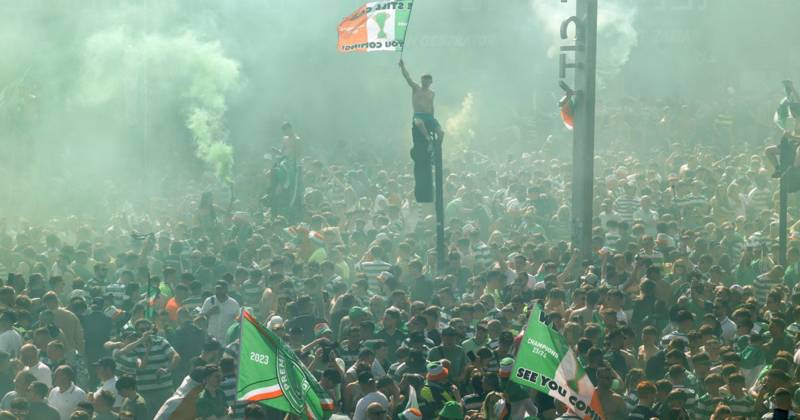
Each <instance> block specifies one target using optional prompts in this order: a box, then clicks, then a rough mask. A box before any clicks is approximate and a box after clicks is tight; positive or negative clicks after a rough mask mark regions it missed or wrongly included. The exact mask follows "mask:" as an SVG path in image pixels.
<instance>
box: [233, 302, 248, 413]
mask: <svg viewBox="0 0 800 420" xmlns="http://www.w3.org/2000/svg"><path fill="white" fill-rule="evenodd" d="M244 313H245V310H244V308H242V310H241V312H239V351H238V353H239V354H237V355H236V356H237V357H236V386H235V387H234V388H233V389H235V390H236V395H237V396H238V395H239V373H240V372H241V364H242V363H241V362H242V330H243V329H244V325H243V323H244ZM238 403H239V399H238V398H234V399H233V407H231V412H232V413H233V415H234V417H235V416H236V405H237V404H238Z"/></svg>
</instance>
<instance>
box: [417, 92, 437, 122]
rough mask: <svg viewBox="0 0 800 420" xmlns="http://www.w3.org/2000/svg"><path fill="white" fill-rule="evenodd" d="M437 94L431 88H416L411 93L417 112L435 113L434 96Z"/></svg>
mask: <svg viewBox="0 0 800 420" xmlns="http://www.w3.org/2000/svg"><path fill="white" fill-rule="evenodd" d="M435 95H436V94H435V93H433V91H432V90H430V89H423V88H418V89H414V90H413V92H412V94H411V104H412V105H413V107H414V112H415V113H417V112H418V113H423V114H431V115H433V98H434V96H435Z"/></svg>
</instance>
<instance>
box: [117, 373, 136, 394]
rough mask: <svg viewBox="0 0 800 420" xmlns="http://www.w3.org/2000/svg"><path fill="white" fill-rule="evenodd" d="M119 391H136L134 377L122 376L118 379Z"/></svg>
mask: <svg viewBox="0 0 800 420" xmlns="http://www.w3.org/2000/svg"><path fill="white" fill-rule="evenodd" d="M115 387H116V388H117V391H123V390H126V389H131V390H134V391H136V378H134V377H132V376H120V377H119V379H117V384H116V386H115Z"/></svg>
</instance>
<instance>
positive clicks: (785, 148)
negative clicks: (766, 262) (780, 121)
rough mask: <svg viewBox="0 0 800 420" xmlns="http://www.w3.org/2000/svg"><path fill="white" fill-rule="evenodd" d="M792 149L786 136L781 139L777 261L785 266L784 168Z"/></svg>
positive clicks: (786, 195)
mask: <svg viewBox="0 0 800 420" xmlns="http://www.w3.org/2000/svg"><path fill="white" fill-rule="evenodd" d="M791 153H793V152H792V150H791V148H790V146H789V139H787V138H786V136H784V137H783V139H781V145H780V161H779V165H780V168H781V171H782V174H781V178H780V181H779V182H780V190H779V193H778V194H779V197H780V204H779V206H780V208H779V209H778V216H779V222H778V252H779V253H780V255H779V256H778V261H779V263H780V264H781V265H782V266H784V267H786V236H787V234H788V226H787V224H788V223H787V220H786V218H787V214H786V213H788V210H787V201H788V192H787V191H786V180H787V179H788V178H787V177H786V174H787V173H788V172H789V171H787V170H786V167H787V165H788V164H789V162H791V160H792V156H791Z"/></svg>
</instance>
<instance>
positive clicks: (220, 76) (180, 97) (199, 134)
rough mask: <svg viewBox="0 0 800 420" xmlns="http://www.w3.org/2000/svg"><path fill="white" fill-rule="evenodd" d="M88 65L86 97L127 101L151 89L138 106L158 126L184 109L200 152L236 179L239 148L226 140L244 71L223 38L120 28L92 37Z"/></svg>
mask: <svg viewBox="0 0 800 420" xmlns="http://www.w3.org/2000/svg"><path fill="white" fill-rule="evenodd" d="M84 67H85V69H84V72H83V77H82V79H81V83H80V84H79V87H80V88H79V91H78V93H79V95H78V96H79V99H80V100H81V101H83V102H84V103H85V104H91V105H102V104H104V103H109V102H113V101H118V100H119V99H120V98H122V99H123V102H124V100H125V98H136V97H141V96H142V95H143V94H142V93H141V92H145V93H144V96H145V97H144V98H142V99H140V103H139V104H138V105H139V106H137V107H135V108H136V109H139V108H141V109H142V111H139V112H145V113H146V115H147V117H146V118H144V119H143V120H144V121H146V123H147V124H152V125H159V124H160V123H161V122H162V120H163V121H170V120H172V118H170V114H171V113H173V112H174V110H175V109H178V110H180V111H179V112H181V113H182V114H183V120H184V121H185V127H186V128H187V129H188V130H189V132H190V133H191V137H192V139H193V140H194V142H195V151H196V154H197V157H198V158H200V159H201V160H203V161H204V162H205V163H206V164H207V165H208V166H209V167H210V168H211V169H213V170H214V172H215V173H216V175H217V177H218V178H219V179H220V180H221V181H224V182H230V181H231V172H232V169H233V148H232V147H231V146H230V145H229V144H227V143H226V140H227V136H228V132H227V130H226V127H225V114H226V111H227V99H228V97H229V96H230V95H231V94H232V93H233V92H234V90H235V89H236V88H237V87H238V85H239V78H240V74H239V63H238V62H237V61H235V60H233V59H231V58H228V57H227V56H226V55H225V53H224V51H223V50H222V47H221V46H220V44H219V42H207V41H201V40H200V39H198V37H197V36H196V35H195V34H194V33H192V32H184V33H183V34H180V35H174V36H168V35H163V34H138V35H137V34H132V33H130V32H129V31H127V30H125V29H121V28H116V29H112V30H109V31H104V32H100V33H97V34H94V35H92V36H91V37H89V39H88V40H87V42H86V51H85V56H84ZM134 119H135V120H139V121H141V120H142V118H138V117H137V118H134Z"/></svg>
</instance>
